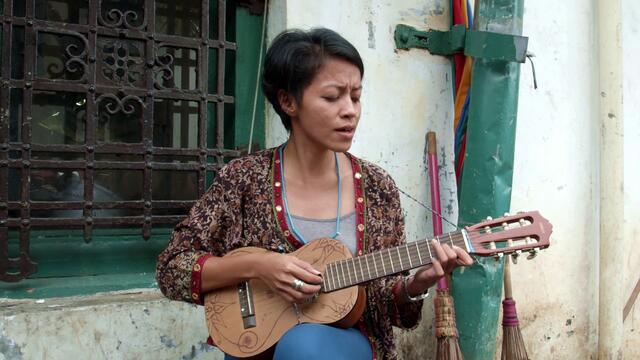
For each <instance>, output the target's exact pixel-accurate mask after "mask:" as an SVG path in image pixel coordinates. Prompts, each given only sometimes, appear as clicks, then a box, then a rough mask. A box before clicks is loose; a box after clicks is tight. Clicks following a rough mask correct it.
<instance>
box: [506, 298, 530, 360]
mask: <svg viewBox="0 0 640 360" xmlns="http://www.w3.org/2000/svg"><path fill="white" fill-rule="evenodd" d="M502 312H503V315H502V357H501V358H502V360H529V356H528V355H527V349H526V348H525V346H524V339H523V338H522V333H521V332H520V324H519V321H518V313H517V312H516V302H515V301H514V300H513V299H511V298H506V299H504V300H503V301H502Z"/></svg>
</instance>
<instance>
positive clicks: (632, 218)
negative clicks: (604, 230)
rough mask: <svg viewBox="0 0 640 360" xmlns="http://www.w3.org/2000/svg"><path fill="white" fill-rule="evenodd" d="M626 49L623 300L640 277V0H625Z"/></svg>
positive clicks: (637, 326)
mask: <svg viewBox="0 0 640 360" xmlns="http://www.w3.org/2000/svg"><path fill="white" fill-rule="evenodd" d="M622 13H623V18H622V42H623V44H624V49H623V58H622V62H623V71H624V82H623V97H624V100H623V101H624V104H623V113H624V137H625V141H624V160H625V161H624V162H625V168H624V195H625V204H624V236H625V244H624V246H625V250H626V251H625V257H624V259H623V260H622V261H621V262H620V268H621V269H624V292H623V294H624V296H623V301H624V304H625V305H626V303H627V302H628V301H629V300H628V299H630V297H631V294H632V291H633V289H634V287H635V286H636V284H638V282H639V281H640V250H638V244H639V243H640V221H639V219H640V166H639V165H638V154H640V101H639V100H640V85H639V84H638V80H639V79H640V69H639V68H638V58H639V57H640V26H639V25H638V19H640V3H638V2H637V1H633V0H625V1H623V2H622ZM624 334H625V336H624V339H623V344H622V346H623V356H624V359H640V299H638V298H636V299H635V306H633V307H632V308H631V311H630V312H629V315H628V316H627V318H626V320H625V321H624Z"/></svg>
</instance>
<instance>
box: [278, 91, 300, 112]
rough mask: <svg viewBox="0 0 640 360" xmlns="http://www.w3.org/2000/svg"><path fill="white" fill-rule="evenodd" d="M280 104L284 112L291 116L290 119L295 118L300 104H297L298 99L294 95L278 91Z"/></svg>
mask: <svg viewBox="0 0 640 360" xmlns="http://www.w3.org/2000/svg"><path fill="white" fill-rule="evenodd" d="M278 103H280V108H281V109H282V111H283V112H284V113H285V114H287V115H289V117H294V116H296V115H297V113H298V104H297V103H296V99H295V98H294V97H293V95H291V94H289V93H288V92H286V91H284V90H279V91H278Z"/></svg>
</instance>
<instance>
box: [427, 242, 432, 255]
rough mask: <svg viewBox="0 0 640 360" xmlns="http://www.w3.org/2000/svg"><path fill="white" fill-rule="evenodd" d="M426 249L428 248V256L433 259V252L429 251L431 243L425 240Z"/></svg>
mask: <svg viewBox="0 0 640 360" xmlns="http://www.w3.org/2000/svg"><path fill="white" fill-rule="evenodd" d="M427 249H429V258H431V259H433V254H432V253H431V244H429V242H428V241H427Z"/></svg>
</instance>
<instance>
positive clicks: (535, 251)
mask: <svg viewBox="0 0 640 360" xmlns="http://www.w3.org/2000/svg"><path fill="white" fill-rule="evenodd" d="M539 252H540V250H538V249H531V250H529V255H527V260H531V259H533V258H535V257H536V256H537V255H538V253H539Z"/></svg>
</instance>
